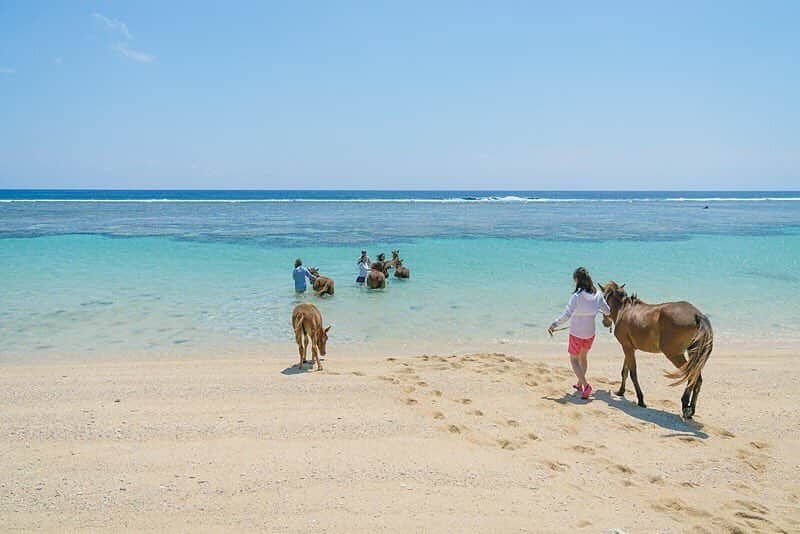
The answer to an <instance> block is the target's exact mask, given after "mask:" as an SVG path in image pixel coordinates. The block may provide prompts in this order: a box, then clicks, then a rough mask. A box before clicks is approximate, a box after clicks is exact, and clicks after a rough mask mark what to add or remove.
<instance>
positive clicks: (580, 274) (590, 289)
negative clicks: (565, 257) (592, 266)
mask: <svg viewBox="0 0 800 534" xmlns="http://www.w3.org/2000/svg"><path fill="white" fill-rule="evenodd" d="M572 278H574V279H575V293H577V292H578V291H581V290H583V291H586V292H587V293H592V294H594V293H595V292H596V291H597V289H595V287H594V282H592V277H591V276H589V271H587V270H586V269H585V268H584V267H578V268H577V269H575V272H574V273H572Z"/></svg>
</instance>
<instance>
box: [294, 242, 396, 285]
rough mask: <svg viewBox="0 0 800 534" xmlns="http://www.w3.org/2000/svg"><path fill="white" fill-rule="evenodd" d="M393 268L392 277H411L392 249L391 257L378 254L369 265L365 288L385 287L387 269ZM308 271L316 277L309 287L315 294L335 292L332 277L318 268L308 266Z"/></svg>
mask: <svg viewBox="0 0 800 534" xmlns="http://www.w3.org/2000/svg"><path fill="white" fill-rule="evenodd" d="M392 269H394V277H395V278H400V279H404V280H407V279H409V278H411V271H410V270H409V269H408V267H406V266H405V265H403V260H402V259H401V258H400V251H399V250H393V251H392V259H391V260H388V261H387V260H386V254H383V253H381V254H378V261H374V262H372V263H371V264H370V266H369V272H368V273H367V276H366V279H365V280H364V284H365V285H366V287H367V289H384V288H385V287H386V279H387V278H388V277H389V271H390V270H392ZM308 272H310V273H311V274H313V275H314V276H315V277H316V279H315V280H314V281H313V282H312V283H311V288H312V289H313V290H314V292H315V293H316V294H317V296H320V297H321V296H322V295H333V294H334V292H335V289H334V282H333V278H330V277H328V276H322V275H321V274H320V273H319V269H318V268H316V267H310V268H309V269H308Z"/></svg>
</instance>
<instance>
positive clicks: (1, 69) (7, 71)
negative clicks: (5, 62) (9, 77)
mask: <svg viewBox="0 0 800 534" xmlns="http://www.w3.org/2000/svg"><path fill="white" fill-rule="evenodd" d="M15 72H17V71H15V70H14V69H7V68H5V67H0V74H14V73H15Z"/></svg>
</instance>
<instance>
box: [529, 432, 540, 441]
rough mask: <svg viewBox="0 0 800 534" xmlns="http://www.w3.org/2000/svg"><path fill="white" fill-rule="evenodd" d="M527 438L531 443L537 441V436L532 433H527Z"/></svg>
mask: <svg viewBox="0 0 800 534" xmlns="http://www.w3.org/2000/svg"><path fill="white" fill-rule="evenodd" d="M527 437H528V439H529V440H531V441H538V440H539V436H537V435H536V434H534V433H533V432H528V434H527Z"/></svg>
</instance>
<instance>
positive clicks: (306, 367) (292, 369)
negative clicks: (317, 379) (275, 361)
mask: <svg viewBox="0 0 800 534" xmlns="http://www.w3.org/2000/svg"><path fill="white" fill-rule="evenodd" d="M324 361H325V358H320V359H319V362H320V363H322V362H324ZM313 370H314V364H313V363H312V362H311V361H310V360H309V361H307V362H306V363H304V364H303V367H298V366H297V364H294V365H290V366H289V367H287V368H286V369H284V370H283V371H281V374H282V375H287V376H290V375H301V374H303V373H309V372H311V371H313Z"/></svg>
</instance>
